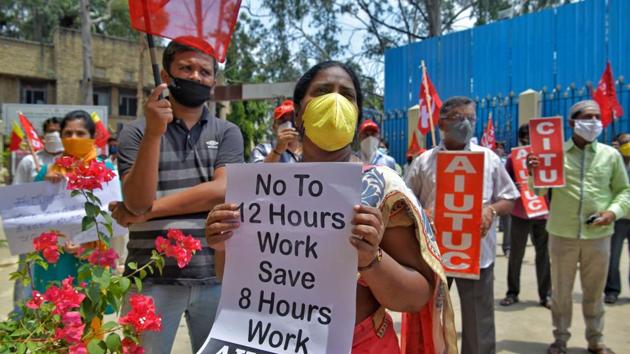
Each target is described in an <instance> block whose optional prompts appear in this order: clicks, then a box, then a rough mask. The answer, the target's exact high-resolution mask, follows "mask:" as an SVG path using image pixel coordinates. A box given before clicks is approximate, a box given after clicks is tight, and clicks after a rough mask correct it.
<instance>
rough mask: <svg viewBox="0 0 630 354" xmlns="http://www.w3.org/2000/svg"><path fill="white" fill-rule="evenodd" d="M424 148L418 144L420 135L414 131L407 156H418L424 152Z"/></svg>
mask: <svg viewBox="0 0 630 354" xmlns="http://www.w3.org/2000/svg"><path fill="white" fill-rule="evenodd" d="M423 150H424V149H422V148H421V147H420V144H418V137H417V136H416V132H413V135H412V136H411V142H410V143H409V148H408V149H407V156H413V157H416V156H418V155H420V154H421V153H422V152H423Z"/></svg>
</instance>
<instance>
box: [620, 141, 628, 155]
mask: <svg viewBox="0 0 630 354" xmlns="http://www.w3.org/2000/svg"><path fill="white" fill-rule="evenodd" d="M619 152H621V154H622V155H623V156H625V157H630V143H625V144H623V145H621V146H620V147H619Z"/></svg>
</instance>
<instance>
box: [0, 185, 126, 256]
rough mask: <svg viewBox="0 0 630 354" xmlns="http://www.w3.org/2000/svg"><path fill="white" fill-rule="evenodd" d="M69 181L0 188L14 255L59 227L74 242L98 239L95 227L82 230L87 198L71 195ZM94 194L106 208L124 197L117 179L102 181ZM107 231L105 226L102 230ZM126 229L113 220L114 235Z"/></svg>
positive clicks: (4, 222) (0, 213)
mask: <svg viewBox="0 0 630 354" xmlns="http://www.w3.org/2000/svg"><path fill="white" fill-rule="evenodd" d="M70 192H71V191H69V190H67V189H66V183H65V182H63V183H50V182H35V183H26V184H19V185H14V186H7V187H2V188H0V217H2V226H3V230H4V234H5V235H6V237H7V241H8V242H9V249H10V251H11V254H13V255H17V254H23V253H28V252H32V251H33V239H34V238H36V237H37V236H39V235H40V234H41V233H42V232H46V231H50V230H58V231H59V232H61V233H62V234H64V235H66V236H68V237H69V238H70V239H71V240H72V241H73V242H74V243H77V244H80V243H85V242H88V241H94V240H96V239H97V235H96V229H95V228H91V229H89V230H87V231H84V232H81V220H82V219H83V217H84V216H85V211H84V208H83V205H84V203H85V198H83V197H81V196H76V197H74V198H71V197H70ZM94 194H95V195H96V196H97V197H98V198H99V199H100V200H101V203H103V205H102V209H103V210H107V205H108V204H109V202H111V201H119V200H122V196H121V192H120V181H119V180H118V178H114V179H113V180H112V181H110V182H109V183H104V184H103V190H95V191H94ZM102 231H103V232H105V230H104V228H103V230H102ZM126 233H127V230H126V229H125V228H123V227H122V226H120V225H118V224H117V223H116V222H114V235H115V236H121V235H125V234H126Z"/></svg>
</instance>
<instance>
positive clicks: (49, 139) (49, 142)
mask: <svg viewBox="0 0 630 354" xmlns="http://www.w3.org/2000/svg"><path fill="white" fill-rule="evenodd" d="M44 150H46V151H47V152H49V153H51V154H59V153H61V152H63V144H62V143H61V136H60V135H59V132H52V133H46V134H44Z"/></svg>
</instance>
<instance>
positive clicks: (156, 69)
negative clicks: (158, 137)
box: [142, 0, 162, 99]
mask: <svg viewBox="0 0 630 354" xmlns="http://www.w3.org/2000/svg"><path fill="white" fill-rule="evenodd" d="M142 5H143V10H144V24H145V29H146V31H147V44H148V47H149V57H150V58H151V71H152V72H153V80H154V81H155V86H156V87H157V86H160V84H161V83H162V79H160V66H159V65H158V61H157V50H156V49H155V40H154V39H153V35H152V34H151V21H150V16H151V14H150V13H149V5H148V4H147V0H144V1H142ZM159 99H162V94H160V97H159Z"/></svg>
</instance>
